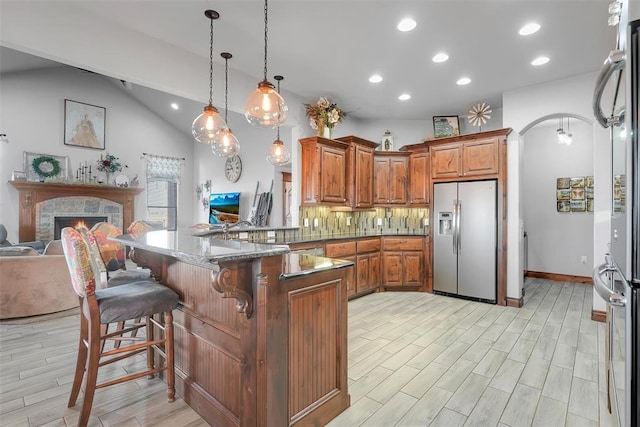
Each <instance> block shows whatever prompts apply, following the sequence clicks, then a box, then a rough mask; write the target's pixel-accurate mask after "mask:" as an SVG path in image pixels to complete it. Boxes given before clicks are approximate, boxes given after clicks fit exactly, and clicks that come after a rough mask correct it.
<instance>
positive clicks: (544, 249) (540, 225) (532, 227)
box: [520, 113, 595, 305]
mask: <svg viewBox="0 0 640 427" xmlns="http://www.w3.org/2000/svg"><path fill="white" fill-rule="evenodd" d="M569 134H570V135H571V137H570V143H567V138H568V135H569ZM520 136H521V140H522V146H521V147H522V152H521V170H520V186H521V204H522V205H521V206H522V222H523V231H524V236H523V248H522V251H521V254H520V256H521V259H522V265H523V270H524V274H525V276H527V277H526V278H525V280H524V287H523V302H524V304H525V305H526V303H527V300H528V296H530V295H527V292H526V289H527V286H528V285H530V284H531V283H532V281H531V279H530V278H544V279H550V280H559V281H573V282H588V281H589V280H590V275H591V270H592V268H593V253H594V248H593V246H594V241H593V229H594V209H593V206H594V204H593V202H594V196H595V191H594V179H593V176H594V158H593V156H594V150H593V140H594V136H593V121H592V120H590V119H587V118H584V117H581V116H578V115H575V114H568V113H555V114H550V115H547V116H544V117H541V118H539V119H537V120H535V121H533V122H532V123H531V124H529V125H528V126H526V127H525V128H524V129H523V130H522V132H521V133H520Z"/></svg>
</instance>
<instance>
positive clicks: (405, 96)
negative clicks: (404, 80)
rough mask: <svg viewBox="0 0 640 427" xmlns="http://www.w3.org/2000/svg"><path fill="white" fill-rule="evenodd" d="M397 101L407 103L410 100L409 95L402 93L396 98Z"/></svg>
mask: <svg viewBox="0 0 640 427" xmlns="http://www.w3.org/2000/svg"><path fill="white" fill-rule="evenodd" d="M398 99H399V100H400V101H407V100H409V99H411V95H409V94H408V93H403V94H402V95H400V96H399V97H398Z"/></svg>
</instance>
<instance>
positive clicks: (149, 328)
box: [146, 316, 155, 378]
mask: <svg viewBox="0 0 640 427" xmlns="http://www.w3.org/2000/svg"><path fill="white" fill-rule="evenodd" d="M150 319H151V316H147V327H146V331H147V341H153V323H152V322H151V320H150ZM154 366H155V361H154V353H153V348H152V347H147V369H149V370H151V369H153V368H154ZM147 378H153V374H150V375H147Z"/></svg>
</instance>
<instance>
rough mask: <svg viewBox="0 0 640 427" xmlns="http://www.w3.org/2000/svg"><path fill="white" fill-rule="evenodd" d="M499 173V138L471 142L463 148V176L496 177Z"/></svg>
mask: <svg viewBox="0 0 640 427" xmlns="http://www.w3.org/2000/svg"><path fill="white" fill-rule="evenodd" d="M497 173H498V138H487V139H480V140H478V141H469V142H466V143H465V144H463V146H462V174H463V175H464V176H469V175H494V174H497Z"/></svg>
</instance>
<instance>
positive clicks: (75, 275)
mask: <svg viewBox="0 0 640 427" xmlns="http://www.w3.org/2000/svg"><path fill="white" fill-rule="evenodd" d="M60 239H61V240H62V249H63V251H64V257H65V259H66V261H67V266H68V267H69V275H70V276H71V284H72V285H73V289H74V290H75V291H76V293H77V294H78V295H79V296H81V297H87V296H91V295H94V294H95V292H96V270H95V268H96V266H95V264H94V262H93V258H92V256H91V251H90V250H89V245H88V244H87V241H86V240H85V238H84V237H83V236H82V233H80V232H79V231H78V230H76V229H74V228H72V227H65V228H63V229H62V232H61V236H60Z"/></svg>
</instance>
